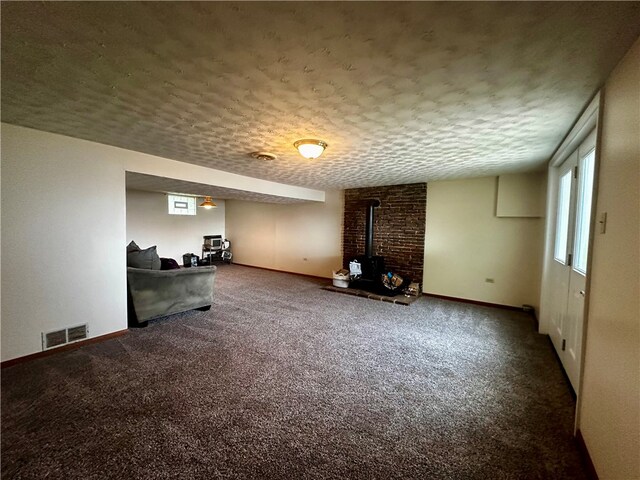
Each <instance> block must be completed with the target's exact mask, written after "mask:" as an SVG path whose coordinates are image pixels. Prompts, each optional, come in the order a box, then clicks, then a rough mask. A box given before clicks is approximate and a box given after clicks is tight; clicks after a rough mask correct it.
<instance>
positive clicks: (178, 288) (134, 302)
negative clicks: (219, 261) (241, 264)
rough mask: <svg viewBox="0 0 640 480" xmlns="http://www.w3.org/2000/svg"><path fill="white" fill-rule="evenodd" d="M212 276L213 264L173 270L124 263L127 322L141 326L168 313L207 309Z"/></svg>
mask: <svg viewBox="0 0 640 480" xmlns="http://www.w3.org/2000/svg"><path fill="white" fill-rule="evenodd" d="M215 276H216V267H215V266H209V267H192V268H181V269H177V270H149V269H145V268H133V267H128V268H127V283H128V287H129V303H130V308H129V317H130V319H129V324H130V325H132V326H135V325H136V324H137V325H139V326H145V325H146V322H147V321H148V320H152V319H154V318H159V317H164V316H165V315H171V314H172V313H180V312H186V311H187V310H194V309H196V308H197V309H200V310H208V309H209V308H211V304H212V303H213V282H214V280H215ZM131 317H133V318H131Z"/></svg>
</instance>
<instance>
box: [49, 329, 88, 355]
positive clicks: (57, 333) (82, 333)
mask: <svg viewBox="0 0 640 480" xmlns="http://www.w3.org/2000/svg"><path fill="white" fill-rule="evenodd" d="M88 335H89V327H88V325H87V324H86V323H85V324H83V325H76V326H75V327H68V328H63V329H61V330H54V331H52V332H46V333H45V332H42V350H48V349H50V348H55V347H59V346H60V345H65V344H67V343H73V342H77V341H78V340H84V339H85V338H87V336H88Z"/></svg>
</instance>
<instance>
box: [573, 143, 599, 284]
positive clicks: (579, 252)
mask: <svg viewBox="0 0 640 480" xmlns="http://www.w3.org/2000/svg"><path fill="white" fill-rule="evenodd" d="M595 158H596V151H595V149H594V150H591V151H590V152H589V153H588V154H586V155H585V156H584V157H583V158H582V159H581V160H580V165H579V167H578V212H577V218H576V237H575V245H574V251H575V255H576V258H575V261H574V262H573V269H574V270H575V271H577V272H580V273H582V274H583V275H586V274H587V255H588V253H589V226H590V222H591V203H592V197H593V170H594V165H595Z"/></svg>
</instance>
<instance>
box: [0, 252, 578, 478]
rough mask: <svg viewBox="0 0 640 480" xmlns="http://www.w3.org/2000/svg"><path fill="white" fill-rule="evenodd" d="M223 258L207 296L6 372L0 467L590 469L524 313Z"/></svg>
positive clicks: (108, 473) (569, 406)
mask: <svg viewBox="0 0 640 480" xmlns="http://www.w3.org/2000/svg"><path fill="white" fill-rule="evenodd" d="M321 284H322V282H321V281H319V280H313V279H309V278H305V277H300V276H294V275H287V274H280V273H275V272H270V271H265V270H259V269H253V268H249V267H240V266H236V265H231V266H225V265H223V266H221V267H220V268H219V270H218V277H217V279H216V295H217V297H216V302H215V303H216V304H215V306H214V308H212V310H211V311H209V312H199V311H193V312H188V313H185V314H180V315H174V316H172V317H169V318H166V319H162V320H159V321H156V322H151V323H150V326H149V327H148V328H146V329H140V330H132V331H131V332H130V333H129V334H127V335H125V336H124V337H120V338H118V339H114V340H111V341H107V342H103V343H100V344H96V345H91V346H87V347H83V348H82V349H79V350H76V351H72V352H67V353H61V354H58V355H54V356H52V357H49V358H45V359H41V360H37V361H33V362H30V363H26V364H21V365H17V366H15V367H11V368H7V369H5V370H3V371H2V478H3V479H13V478H16V479H17V478H20V479H43V478H47V479H84V480H87V479H107V478H109V479H147V478H148V479H165V478H167V479H168V478H180V479H192V478H202V479H213V478H232V479H235V478H243V479H249V478H251V479H328V478H332V479H385V480H387V479H400V478H403V479H448V478H451V479H502V478H505V479H507V478H508V479H552V478H557V479H568V478H585V474H584V471H583V469H582V466H581V464H580V458H579V455H578V452H577V450H576V448H575V446H574V443H573V440H572V436H571V431H572V425H573V409H574V403H573V400H572V398H571V396H570V394H569V390H568V387H567V385H566V383H565V380H564V378H563V376H562V373H561V371H560V368H559V366H558V364H557V362H556V359H555V358H554V354H553V353H552V350H551V347H550V345H549V342H548V340H547V338H546V337H545V336H542V335H538V334H536V333H535V332H534V330H533V324H532V319H531V318H530V317H529V316H527V315H525V314H523V313H519V312H510V311H506V310H498V309H492V308H486V307H478V306H473V305H467V304H461V303H455V302H447V301H443V300H436V299H432V298H421V299H420V300H418V301H417V302H415V303H414V304H413V305H411V306H410V307H405V306H400V305H393V304H389V303H385V302H378V301H372V300H367V299H364V298H358V297H354V296H349V295H341V294H337V293H333V292H328V291H325V290H322V289H321V288H320V286H321Z"/></svg>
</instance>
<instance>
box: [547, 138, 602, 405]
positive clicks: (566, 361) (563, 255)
mask: <svg viewBox="0 0 640 480" xmlns="http://www.w3.org/2000/svg"><path fill="white" fill-rule="evenodd" d="M594 171H595V131H594V132H592V134H590V135H589V136H588V137H587V138H586V139H585V140H584V142H583V143H582V144H581V145H580V146H579V147H578V149H577V150H576V151H575V152H573V153H572V154H571V155H570V156H569V158H567V160H566V161H565V162H564V163H563V164H562V165H561V166H560V168H559V172H558V173H559V175H558V178H559V182H558V187H557V188H558V190H557V191H558V202H557V208H556V232H555V245H554V262H553V267H552V271H553V274H552V278H554V296H553V305H552V315H551V319H552V329H551V330H552V331H551V333H550V335H551V340H552V342H553V345H554V347H555V348H556V351H557V352H558V356H559V357H560V360H561V361H562V364H563V366H564V369H565V371H566V372H567V376H568V377H569V380H570V381H571V384H572V385H573V388H574V390H575V391H576V393H578V387H579V380H580V371H581V367H582V365H581V360H582V356H581V354H582V334H583V324H584V308H585V297H586V276H587V258H588V252H589V238H590V226H591V210H592V204H593V185H594Z"/></svg>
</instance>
